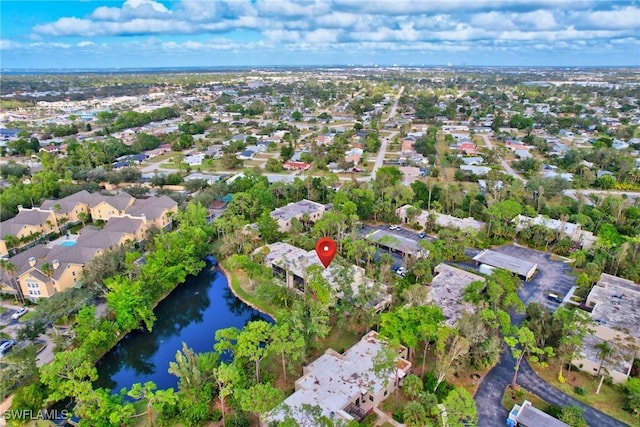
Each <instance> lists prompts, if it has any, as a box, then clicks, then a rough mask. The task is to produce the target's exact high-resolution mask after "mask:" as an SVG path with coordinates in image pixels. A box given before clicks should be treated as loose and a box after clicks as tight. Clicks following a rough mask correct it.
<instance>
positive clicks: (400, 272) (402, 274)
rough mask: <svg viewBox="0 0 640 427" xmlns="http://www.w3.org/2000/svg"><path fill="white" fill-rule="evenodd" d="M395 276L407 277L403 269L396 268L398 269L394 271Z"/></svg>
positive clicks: (405, 270)
mask: <svg viewBox="0 0 640 427" xmlns="http://www.w3.org/2000/svg"><path fill="white" fill-rule="evenodd" d="M396 274H397V275H398V276H400V277H404V276H406V275H407V269H406V268H404V267H398V269H397V270H396Z"/></svg>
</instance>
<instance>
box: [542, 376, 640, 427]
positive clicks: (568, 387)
mask: <svg viewBox="0 0 640 427" xmlns="http://www.w3.org/2000/svg"><path fill="white" fill-rule="evenodd" d="M530 366H531V367H532V368H533V369H534V370H535V371H536V373H537V374H538V375H540V377H542V378H544V380H545V381H547V382H548V383H549V384H551V385H552V386H554V387H555V388H557V389H558V390H560V391H562V392H563V393H566V394H568V395H569V396H571V397H573V398H574V399H576V400H579V401H581V402H583V403H585V404H587V405H589V406H592V407H594V408H596V409H598V410H599V411H602V412H604V413H605V414H608V415H610V416H612V417H613V418H616V419H618V420H620V421H622V422H625V423H627V424H629V425H634V424H635V425H637V423H638V420H637V419H636V418H633V416H632V415H631V414H630V413H629V412H627V411H625V410H624V409H622V406H623V404H624V395H623V393H622V390H621V388H620V386H618V385H611V384H607V383H606V382H605V383H604V384H603V385H602V388H601V389H600V394H596V389H597V388H598V382H599V379H598V378H597V377H594V376H592V375H589V374H587V373H585V372H581V371H575V370H572V371H571V372H569V373H567V372H566V370H565V371H564V376H565V378H566V379H567V380H566V383H564V384H560V383H559V382H558V378H557V375H558V372H559V371H560V367H559V365H557V364H556V363H550V364H549V367H547V368H544V369H541V368H540V366H539V365H537V364H535V363H531V364H530ZM574 369H575V368H574ZM576 387H582V388H583V389H584V390H585V392H586V393H585V395H584V396H581V395H579V394H577V393H576V392H575V389H576Z"/></svg>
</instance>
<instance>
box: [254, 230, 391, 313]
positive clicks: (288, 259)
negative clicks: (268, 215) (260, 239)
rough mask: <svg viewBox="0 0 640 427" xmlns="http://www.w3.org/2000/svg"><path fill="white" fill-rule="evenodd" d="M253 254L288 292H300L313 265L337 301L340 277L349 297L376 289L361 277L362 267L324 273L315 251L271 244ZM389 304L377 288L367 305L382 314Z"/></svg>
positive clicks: (334, 265) (333, 268)
mask: <svg viewBox="0 0 640 427" xmlns="http://www.w3.org/2000/svg"><path fill="white" fill-rule="evenodd" d="M256 253H266V255H265V258H264V264H265V265H266V266H267V267H269V268H271V270H272V271H273V275H274V276H275V277H278V278H280V279H282V280H283V281H284V283H285V286H286V287H288V288H293V289H297V290H302V289H303V288H304V284H305V282H306V276H307V269H308V268H309V267H311V266H314V265H315V266H319V267H321V268H322V276H323V277H324V279H325V280H326V281H327V282H328V283H329V284H330V285H331V287H332V288H333V290H334V291H335V295H336V297H337V298H343V297H344V295H343V294H342V291H341V289H340V283H341V282H343V281H344V279H343V280H341V277H349V278H350V280H349V283H350V284H351V295H353V296H357V295H358V293H359V292H360V290H361V289H366V288H368V289H374V288H375V287H376V283H375V282H374V281H373V280H372V279H369V278H368V277H366V276H365V271H364V269H363V268H362V267H359V266H357V265H348V266H342V265H340V264H339V263H336V262H334V263H332V264H331V265H330V266H329V267H328V268H326V269H325V268H324V267H323V266H322V264H321V263H320V260H319V259H318V256H317V254H316V252H315V251H305V250H304V249H301V248H298V247H296V246H293V245H290V244H288V243H283V242H276V243H271V244H269V245H265V246H263V247H261V248H258V249H256ZM351 278H352V280H351ZM390 303H391V295H389V294H388V292H387V290H386V286H383V285H381V286H380V289H379V291H378V296H377V297H376V298H375V299H374V300H373V301H371V304H373V305H374V306H375V308H376V309H377V310H382V309H384V308H385V307H386V306H387V305H389V304H390Z"/></svg>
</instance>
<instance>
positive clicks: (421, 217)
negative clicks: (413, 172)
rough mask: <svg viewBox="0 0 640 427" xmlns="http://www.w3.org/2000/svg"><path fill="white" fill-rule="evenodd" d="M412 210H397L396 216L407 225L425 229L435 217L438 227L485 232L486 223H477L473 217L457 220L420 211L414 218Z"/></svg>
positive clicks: (453, 217) (408, 206)
mask: <svg viewBox="0 0 640 427" xmlns="http://www.w3.org/2000/svg"><path fill="white" fill-rule="evenodd" d="M410 208H412V206H411V205H404V206H402V207H399V208H398V209H396V216H397V217H398V218H400V220H401V221H402V222H403V223H405V224H410V223H411V224H412V223H417V224H419V225H420V226H422V227H423V228H426V227H427V224H428V223H429V221H430V220H431V218H430V217H431V216H432V217H433V221H434V225H437V226H438V227H449V228H456V229H458V230H464V229H472V230H477V231H480V230H483V229H484V226H485V223H484V222H482V221H477V220H475V219H473V218H471V217H469V218H457V217H455V216H451V215H446V214H441V213H438V212H436V211H433V210H432V211H431V212H429V211H426V210H420V211H419V212H418V214H417V215H415V216H414V217H413V218H411V217H410V216H409V209H410Z"/></svg>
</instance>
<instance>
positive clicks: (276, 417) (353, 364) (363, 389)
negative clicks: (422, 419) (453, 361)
mask: <svg viewBox="0 0 640 427" xmlns="http://www.w3.org/2000/svg"><path fill="white" fill-rule="evenodd" d="M384 346H386V343H385V342H384V341H382V340H380V338H379V337H378V334H377V332H375V331H371V332H369V333H368V334H366V335H365V336H364V337H362V339H361V340H360V341H359V342H358V343H356V344H355V345H354V346H353V347H351V348H350V349H348V350H347V351H345V352H344V353H342V354H340V353H338V352H336V351H334V350H332V349H328V350H327V351H325V353H324V354H323V355H322V356H320V357H319V358H318V359H316V360H315V361H313V362H311V363H310V364H309V365H307V366H305V367H304V368H303V376H302V377H300V378H299V379H298V380H296V382H295V392H294V393H293V394H292V395H290V396H289V397H287V398H286V399H285V400H284V402H282V404H281V405H279V406H278V407H277V408H276V409H274V410H273V411H271V412H270V413H269V414H267V415H266V416H265V417H264V418H263V419H261V422H260V425H261V426H262V427H266V426H269V425H271V423H273V422H279V421H283V420H284V419H286V418H287V416H289V417H291V418H292V419H293V420H294V421H296V422H299V423H302V422H303V421H302V420H304V419H305V417H304V414H303V412H304V409H303V406H305V405H309V406H311V407H318V408H319V409H320V414H321V415H322V416H324V417H327V418H329V419H334V420H342V421H345V422H347V421H353V420H355V421H358V422H359V421H362V420H363V419H364V417H365V416H366V414H367V413H369V412H371V411H372V410H373V409H374V408H377V407H378V405H380V403H382V402H383V401H384V400H385V399H386V398H387V396H388V395H389V394H390V393H393V392H394V390H395V389H396V388H397V387H399V386H401V385H402V382H403V379H404V378H405V377H406V376H407V375H408V374H409V371H410V369H411V362H409V361H408V360H406V359H405V357H406V352H407V349H406V348H405V347H403V346H401V347H400V349H399V350H398V359H397V363H396V366H395V368H394V369H393V370H392V371H393V372H391V373H384V374H383V373H380V372H376V370H375V369H374V359H375V357H376V355H377V354H378V353H379V352H380V351H381V350H382V349H383V348H384ZM301 425H302V424H301Z"/></svg>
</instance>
